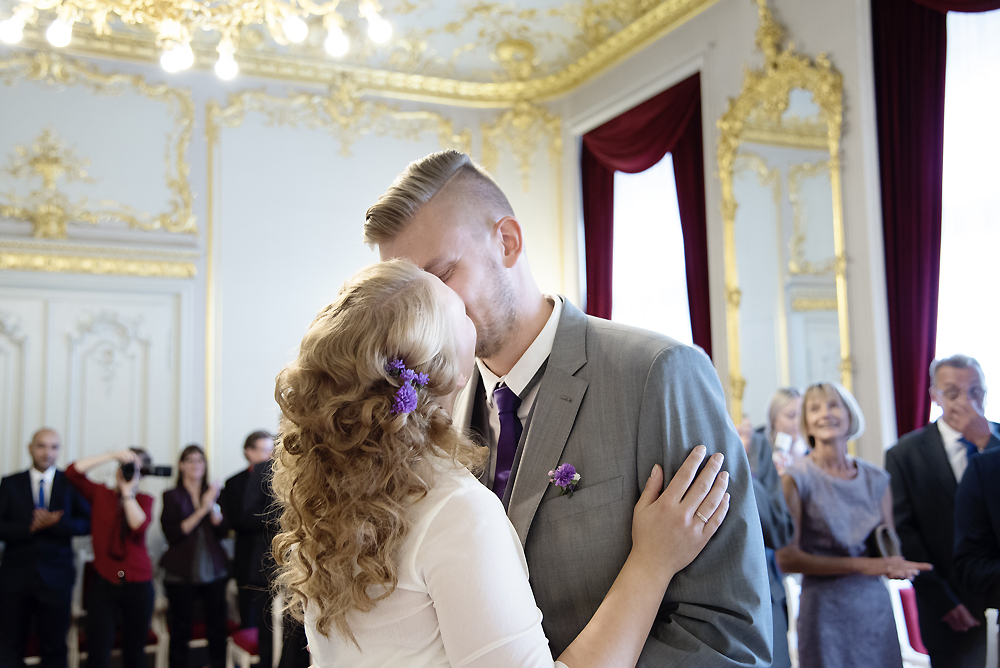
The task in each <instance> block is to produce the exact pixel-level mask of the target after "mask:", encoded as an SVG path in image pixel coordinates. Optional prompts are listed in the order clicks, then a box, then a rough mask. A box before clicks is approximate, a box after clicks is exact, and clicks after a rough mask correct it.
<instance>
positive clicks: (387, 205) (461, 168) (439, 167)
mask: <svg viewBox="0 0 1000 668" xmlns="http://www.w3.org/2000/svg"><path fill="white" fill-rule="evenodd" d="M446 185H447V186H449V188H461V189H462V196H463V197H467V198H470V199H472V200H475V201H476V202H480V203H482V205H483V206H484V207H486V208H488V209H491V210H492V212H493V213H494V215H495V216H496V217H497V220H499V219H500V218H502V217H503V216H512V215H514V210H513V208H512V207H511V205H510V202H509V201H508V200H507V196H506V195H504V194H503V191H502V190H501V189H500V186H498V185H497V184H496V181H494V180H493V178H492V177H491V176H490V175H489V174H488V173H487V172H486V170H485V169H483V168H482V167H481V166H480V165H478V164H476V162H475V161H474V160H473V159H472V158H470V157H469V156H468V155H466V154H465V153H461V152H459V151H452V150H448V151H438V152H437V153H431V154H430V155H428V156H426V157H424V158H421V159H420V160H416V161H414V162H411V163H410V164H409V166H407V168H406V169H405V170H404V171H403V172H402V173H401V174H400V175H399V176H397V177H396V180H395V181H394V182H393V184H392V185H391V186H389V189H388V190H386V191H385V193H384V194H383V195H382V196H381V197H379V198H378V202H376V203H375V204H374V205H372V207H371V208H369V209H368V213H367V214H366V215H365V243H366V244H368V245H369V246H377V245H379V244H383V243H386V242H388V241H392V240H393V239H394V238H395V237H396V236H397V235H398V234H399V233H400V232H402V231H403V229H405V228H406V226H407V225H408V224H409V223H410V221H411V220H413V217H414V216H415V215H416V213H417V211H418V210H419V209H420V207H422V206H423V205H424V204H426V203H427V202H429V201H430V200H431V198H432V197H434V196H435V195H437V194H438V192H440V191H441V190H442V189H443V188H444V187H445V186H446Z"/></svg>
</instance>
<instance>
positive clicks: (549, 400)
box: [507, 301, 589, 545]
mask: <svg viewBox="0 0 1000 668" xmlns="http://www.w3.org/2000/svg"><path fill="white" fill-rule="evenodd" d="M586 363H587V317H586V316H585V315H584V314H583V313H581V312H580V311H579V310H578V309H577V308H576V307H574V306H573V305H572V304H570V303H569V302H568V301H564V303H563V311H562V315H561V316H560V318H559V327H558V329H557V330H556V337H555V340H554V341H553V343H552V352H551V353H550V354H549V359H548V363H547V365H546V368H545V373H544V374H543V375H542V379H541V381H540V382H541V385H540V386H539V388H538V397H537V398H536V399H535V406H534V409H533V412H532V418H531V421H530V423H529V424H528V434H527V436H526V438H525V442H524V450H523V452H522V454H521V461H520V464H519V466H518V470H517V476H516V477H515V478H514V487H513V489H512V490H511V494H510V504H509V506H508V509H507V516H508V517H509V518H510V522H511V524H513V525H514V529H516V530H517V535H518V537H519V538H520V539H521V545H524V542H525V540H527V537H528V529H530V528H531V521H532V519H534V517H535V512H536V511H537V510H538V504H539V503H541V500H542V496H544V495H545V491H546V490H547V489H548V487H549V480H548V472H549V471H550V470H552V469H553V468H555V467H556V466H558V465H559V464H560V463H561V462H560V461H559V459H560V457H562V453H563V450H564V449H565V448H566V441H567V440H568V439H569V435H570V432H571V431H572V429H573V423H574V422H576V415H577V412H578V411H579V410H580V404H581V403H582V402H583V395H584V394H586V392H587V386H588V384H589V383H588V382H587V381H586V380H584V379H582V378H577V377H575V376H574V375H573V374H575V373H576V372H577V371H578V370H579V369H580V367H582V366H583V365H584V364H586Z"/></svg>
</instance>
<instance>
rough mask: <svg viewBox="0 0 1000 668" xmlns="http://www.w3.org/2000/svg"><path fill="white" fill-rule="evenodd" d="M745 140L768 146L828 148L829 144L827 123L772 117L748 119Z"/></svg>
mask: <svg viewBox="0 0 1000 668" xmlns="http://www.w3.org/2000/svg"><path fill="white" fill-rule="evenodd" d="M743 141H747V142H753V143H755V144H766V145H768V146H790V147H792V148H815V149H820V150H826V149H827V147H828V146H829V142H828V139H827V126H826V124H825V123H815V122H808V121H797V122H795V121H793V122H791V123H789V122H788V119H784V120H782V122H780V123H776V122H774V121H772V120H770V119H766V118H764V119H758V118H752V119H747V121H746V122H745V124H744V125H743Z"/></svg>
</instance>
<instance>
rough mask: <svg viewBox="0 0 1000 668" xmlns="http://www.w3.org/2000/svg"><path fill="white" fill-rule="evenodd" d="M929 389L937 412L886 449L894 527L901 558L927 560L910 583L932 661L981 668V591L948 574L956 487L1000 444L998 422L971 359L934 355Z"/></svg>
mask: <svg viewBox="0 0 1000 668" xmlns="http://www.w3.org/2000/svg"><path fill="white" fill-rule="evenodd" d="M930 393H931V398H932V399H933V400H934V403H936V404H938V405H939V406H940V407H941V408H942V410H943V411H944V414H943V415H942V416H941V418H940V419H939V420H938V421H937V422H935V423H934V424H930V425H928V426H926V427H924V428H923V429H918V430H917V431H914V432H911V433H909V434H907V435H905V436H903V437H902V438H901V439H899V443H898V444H896V445H895V446H894V447H893V448H891V449H890V450H889V451H888V452H887V453H886V460H885V467H886V469H887V470H888V471H889V474H890V475H891V476H892V498H893V512H894V515H895V520H896V530H897V531H898V532H899V538H900V541H901V542H902V546H903V556H904V557H905V558H906V559H909V560H911V561H926V562H930V563H932V564H934V570H932V571H927V572H925V573H921V574H920V575H918V576H917V578H916V579H915V580H914V581H913V586H914V588H915V589H916V594H917V610H918V613H919V616H920V635H921V638H922V639H923V641H924V645H926V646H927V650H928V651H929V652H930V657H931V665H932V666H934V668H942V667H945V668H947V667H949V666H975V668H980V667H981V666H982V665H983V664H984V663H985V661H986V621H985V617H984V610H985V606H984V601H983V598H982V592H980V591H977V590H974V589H968V588H966V587H965V586H963V585H962V583H961V581H960V580H959V578H958V577H957V575H956V573H955V568H954V564H953V559H952V547H953V545H954V509H955V492H956V490H957V489H958V485H959V481H961V480H962V479H963V476H964V475H965V474H966V469H967V467H968V465H969V462H970V458H971V460H972V461H974V460H975V457H977V456H978V453H981V452H983V451H984V450H987V449H992V448H995V447H998V446H1000V439H998V438H997V435H996V434H997V426H996V425H991V424H990V423H989V422H988V421H987V420H986V418H985V417H983V400H984V399H985V396H986V390H985V378H984V377H983V371H982V369H981V368H980V366H979V363H978V362H977V361H976V360H974V359H972V358H971V357H967V356H965V355H954V356H952V357H948V358H946V359H941V360H935V361H934V363H933V364H931V388H930Z"/></svg>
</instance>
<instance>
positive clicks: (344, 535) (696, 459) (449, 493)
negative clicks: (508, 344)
mask: <svg viewBox="0 0 1000 668" xmlns="http://www.w3.org/2000/svg"><path fill="white" fill-rule="evenodd" d="M475 342H476V333H475V328H474V326H473V324H472V322H471V320H469V318H468V316H467V315H466V313H465V306H464V305H463V303H462V301H461V299H459V298H458V296H457V295H456V294H455V293H454V292H452V291H451V290H450V289H448V288H447V287H445V285H444V284H443V283H441V281H439V280H438V279H437V278H436V277H434V276H432V275H431V274H428V273H425V272H423V271H421V270H420V269H418V268H417V267H416V266H415V265H413V264H411V263H409V262H406V261H399V260H397V261H392V262H385V263H380V264H377V265H373V266H371V267H368V268H367V269H364V270H362V271H361V272H359V273H358V274H357V275H356V276H355V277H354V278H352V279H351V280H350V281H348V283H347V284H346V285H345V286H344V287H343V288H342V289H341V292H340V294H339V295H338V297H337V299H336V301H335V302H334V303H332V304H330V305H329V306H327V307H326V308H325V309H323V310H322V311H321V312H320V313H319V315H318V316H317V317H316V319H315V320H314V321H313V323H312V325H311V327H310V328H309V331H308V332H307V334H306V335H305V337H304V338H303V340H302V344H301V347H300V350H299V355H298V359H296V360H295V361H294V362H293V363H292V364H290V365H289V366H287V367H286V368H285V369H284V370H283V371H282V372H281V373H280V374H279V376H278V379H277V388H276V391H275V397H276V399H277V401H278V404H279V405H280V407H281V410H282V413H283V418H282V428H281V432H282V433H281V440H280V443H279V445H278V446H277V447H276V448H275V455H274V457H275V460H276V461H275V468H274V488H275V492H276V494H277V496H278V499H279V500H280V501H281V503H282V514H281V533H280V534H279V535H278V536H277V538H276V539H275V541H274V546H273V547H274V554H275V557H276V559H277V562H278V565H279V567H280V574H279V583H280V585H281V586H283V587H284V588H285V589H286V590H287V591H288V592H289V593H290V596H291V605H292V610H293V613H295V614H298V615H301V616H303V617H304V620H305V624H306V633H307V635H308V638H309V648H310V651H311V652H312V655H313V661H314V664H315V665H317V666H320V667H321V668H334V667H337V666H352V667H368V666H393V667H394V668H395V667H424V666H427V667H430V666H456V667H457V666H473V667H475V668H486V667H492V666H496V667H497V668H500V667H503V668H510V667H515V666H516V667H521V666H524V667H529V666H530V667H535V666H546V667H551V666H553V660H552V656H551V654H550V652H549V649H548V643H547V641H546V639H545V636H544V634H543V632H542V625H541V619H542V615H541V612H540V611H539V610H538V608H537V607H536V605H535V602H534V598H533V597H532V594H531V588H530V587H529V585H528V577H527V566H526V564H525V561H524V555H523V553H522V551H521V544H520V542H519V541H518V539H517V536H516V534H515V533H514V530H513V527H511V525H510V522H509V521H508V520H507V517H506V515H505V513H504V509H503V506H502V505H501V503H500V501H499V499H497V497H496V496H495V495H494V494H493V493H492V492H490V491H489V490H488V489H486V488H485V487H484V486H482V485H481V484H479V482H478V481H477V480H476V479H475V478H474V477H473V476H472V474H470V473H469V469H472V470H476V468H477V467H481V465H482V462H483V456H484V452H483V449H482V448H477V447H476V446H474V445H473V444H472V443H471V442H470V441H469V440H468V439H466V438H465V437H464V436H463V435H461V434H460V433H459V432H458V430H456V429H454V428H453V427H452V423H451V419H450V417H449V411H450V409H451V407H452V404H453V403H454V399H455V393H456V392H457V391H458V390H459V389H461V388H462V387H463V386H464V385H465V380H466V379H467V378H469V375H470V373H471V371H472V365H473V364H474V351H475ZM704 456H705V448H704V447H702V446H698V447H696V448H694V451H693V453H692V454H691V456H689V458H688V459H687V461H686V462H685V463H684V465H683V466H682V467H681V468H680V469H679V470H678V472H677V474H676V475H675V476H674V479H673V480H672V481H671V482H670V484H669V485H668V486H667V487H666V489H665V490H663V492H662V494H661V493H660V490H661V489H662V488H663V482H664V481H663V472H662V470H661V469H660V467H659V466H657V467H655V468H654V469H653V471H652V473H651V475H650V478H649V482H648V483H647V485H646V489H645V491H644V492H643V494H642V496H641V498H640V500H639V502H638V504H637V505H636V509H635V513H634V521H633V527H632V538H633V545H632V551H631V553H630V555H629V557H628V559H627V561H626V563H625V566H624V567H623V568H622V571H621V573H620V574H619V576H618V578H617V579H616V580H615V583H614V585H613V586H612V588H611V590H610V591H609V592H608V594H607V596H606V597H605V599H604V602H603V604H602V605H601V607H600V609H599V610H598V611H597V613H596V614H595V615H594V618H593V619H592V620H591V621H590V623H589V624H588V625H587V627H586V628H585V629H584V630H583V631H582V632H581V633H580V635H579V636H577V639H576V640H575V641H574V642H573V643H572V644H571V645H570V647H569V648H568V649H566V651H565V652H563V654H562V655H561V656H560V657H559V662H561V663H562V664H564V665H567V666H570V667H571V668H588V667H591V666H594V667H596V666H634V665H635V662H636V661H637V659H638V657H639V652H640V651H641V649H642V646H643V642H644V641H645V639H646V636H647V635H648V633H649V629H650V627H651V625H652V623H653V620H654V617H655V615H656V612H657V609H658V608H659V606H660V603H661V602H662V600H663V595H664V593H665V591H666V588H667V585H668V583H669V582H670V579H671V577H673V575H674V574H675V573H677V572H678V571H679V570H680V569H682V568H684V567H685V566H687V564H689V563H690V562H691V561H692V560H693V559H694V557H695V556H696V555H697V554H698V553H699V552H700V551H701V549H702V548H703V547H704V546H705V544H706V543H707V542H708V540H709V538H711V536H712V535H714V533H715V532H716V530H717V529H718V527H719V526H720V524H721V523H722V521H723V519H724V517H725V515H726V512H727V511H728V508H729V495H728V494H726V493H725V489H726V486H727V483H728V477H727V474H725V473H723V474H722V475H718V474H719V471H720V470H721V467H722V460H721V455H718V454H717V455H714V456H713V457H712V458H710V459H709V461H708V462H707V463H706V465H705V467H704V469H703V471H702V473H701V474H700V475H698V476H697V480H695V477H696V474H697V469H698V467H699V465H700V464H701V461H702V459H703V458H704ZM692 483H693V484H692ZM689 488H690V489H689ZM699 516H700V517H699ZM702 518H705V519H702ZM557 665H558V663H557Z"/></svg>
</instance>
